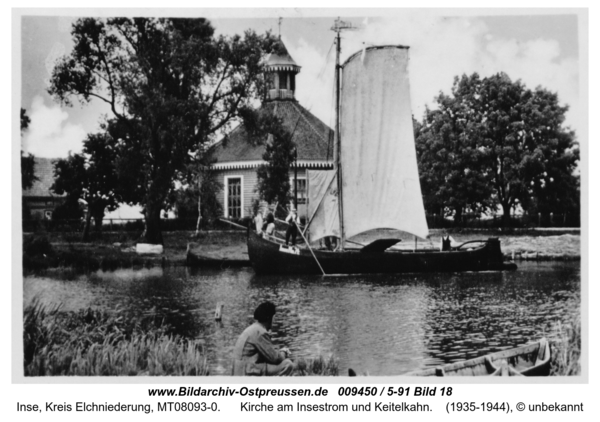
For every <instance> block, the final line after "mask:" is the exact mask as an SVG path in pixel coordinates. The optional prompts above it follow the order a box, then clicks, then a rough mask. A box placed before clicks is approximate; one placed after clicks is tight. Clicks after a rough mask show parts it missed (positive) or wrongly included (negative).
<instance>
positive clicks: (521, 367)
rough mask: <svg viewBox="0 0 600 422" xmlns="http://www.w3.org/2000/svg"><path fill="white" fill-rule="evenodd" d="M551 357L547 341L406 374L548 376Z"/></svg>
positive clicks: (434, 375)
mask: <svg viewBox="0 0 600 422" xmlns="http://www.w3.org/2000/svg"><path fill="white" fill-rule="evenodd" d="M550 357H551V356H550V345H549V343H548V340H546V339H545V338H543V339H541V340H540V341H538V342H536V343H532V344H528V345H526V346H520V347H516V348H514V349H509V350H503V351H500V352H496V353H492V354H489V355H486V356H480V357H478V358H475V359H469V360H465V361H462V362H456V363H451V364H448V365H444V366H439V367H436V368H430V369H425V370H422V371H415V372H409V373H408V374H404V375H405V376H415V377H444V376H448V377H452V376H529V377H536V376H548V375H549V374H550Z"/></svg>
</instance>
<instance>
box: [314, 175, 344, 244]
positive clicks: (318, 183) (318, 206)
mask: <svg viewBox="0 0 600 422" xmlns="http://www.w3.org/2000/svg"><path fill="white" fill-rule="evenodd" d="M306 178H307V181H308V204H307V205H308V207H307V209H308V224H309V225H310V241H311V242H314V241H316V240H319V239H322V238H323V237H325V236H335V237H340V219H339V211H338V192H337V191H338V187H337V177H336V175H335V172H334V171H333V170H307V172H306Z"/></svg>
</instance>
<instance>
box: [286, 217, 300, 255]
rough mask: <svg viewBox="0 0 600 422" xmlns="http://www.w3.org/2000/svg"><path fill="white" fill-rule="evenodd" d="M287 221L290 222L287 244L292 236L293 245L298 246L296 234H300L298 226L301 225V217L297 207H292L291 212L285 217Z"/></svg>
mask: <svg viewBox="0 0 600 422" xmlns="http://www.w3.org/2000/svg"><path fill="white" fill-rule="evenodd" d="M285 222H286V223H288V228H287V231H286V232H285V244H286V246H287V245H288V243H289V241H290V237H291V238H292V246H296V236H297V235H298V226H299V225H300V218H299V217H298V212H297V211H296V208H294V207H292V208H291V210H290V213H289V214H288V216H287V217H286V218H285Z"/></svg>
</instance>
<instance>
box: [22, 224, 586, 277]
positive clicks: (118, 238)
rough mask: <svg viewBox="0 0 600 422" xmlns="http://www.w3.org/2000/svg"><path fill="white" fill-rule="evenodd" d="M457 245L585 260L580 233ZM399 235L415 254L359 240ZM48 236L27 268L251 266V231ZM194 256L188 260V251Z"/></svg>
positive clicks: (518, 234)
mask: <svg viewBox="0 0 600 422" xmlns="http://www.w3.org/2000/svg"><path fill="white" fill-rule="evenodd" d="M442 232H443V230H441V229H435V230H431V235H430V237H429V239H427V240H419V242H418V247H419V248H424V249H436V248H438V247H439V238H440V236H441V233H442ZM447 232H448V233H449V234H450V235H451V236H452V237H453V238H454V239H455V241H456V243H457V244H460V243H463V242H467V241H470V240H478V239H487V238H488V237H499V238H500V241H501V247H502V252H503V255H504V258H505V261H515V262H517V263H518V262H519V261H577V260H580V259H581V234H580V229H570V228H569V229H554V228H550V229H511V230H510V232H508V231H507V232H506V233H503V232H502V231H499V230H482V229H479V230H471V229H469V230H464V229H463V230H448V231H447ZM376 236H385V237H392V236H394V237H398V238H401V239H402V240H403V242H401V243H400V244H399V245H401V246H400V247H399V249H406V250H412V248H413V245H414V240H413V239H414V237H411V236H407V235H406V234H404V233H403V234H401V233H394V232H392V231H385V230H383V231H378V232H375V234H374V235H372V236H363V237H361V238H360V239H359V240H360V241H361V242H364V243H365V244H366V243H368V242H370V241H371V240H372V237H376ZM43 237H46V239H47V243H49V245H50V247H49V248H47V251H46V252H43V253H33V254H32V253H26V252H24V254H23V269H24V270H37V269H45V268H56V267H74V268H87V269H92V270H95V269H105V270H111V269H116V268H137V267H140V268H143V267H153V266H162V267H169V266H186V265H188V264H192V263H191V262H190V259H193V260H194V262H193V266H198V267H221V268H226V267H247V266H250V261H249V259H248V252H247V248H246V232H245V231H229V230H213V231H204V232H201V233H200V235H199V236H198V237H196V236H194V232H192V231H185V232H183V231H182V232H165V233H164V241H165V248H164V252H163V253H162V254H159V255H153V254H138V253H137V252H135V244H136V242H135V240H133V237H134V235H133V234H131V233H123V232H105V233H103V234H102V238H101V239H98V240H94V241H92V242H90V243H82V242H79V241H77V240H75V239H74V238H75V237H76V235H73V234H68V233H43V234H35V235H32V234H24V251H25V250H26V247H25V243H26V242H25V239H35V238H43ZM189 252H191V253H192V257H191V258H188V253H189Z"/></svg>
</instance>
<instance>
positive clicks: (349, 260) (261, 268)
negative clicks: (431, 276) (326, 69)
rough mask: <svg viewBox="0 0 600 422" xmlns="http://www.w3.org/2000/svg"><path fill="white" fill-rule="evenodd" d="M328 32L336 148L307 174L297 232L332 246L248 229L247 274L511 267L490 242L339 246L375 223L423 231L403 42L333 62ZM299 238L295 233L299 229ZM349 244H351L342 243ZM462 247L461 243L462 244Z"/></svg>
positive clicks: (425, 231) (386, 241) (496, 242)
mask: <svg viewBox="0 0 600 422" xmlns="http://www.w3.org/2000/svg"><path fill="white" fill-rule="evenodd" d="M339 23H340V21H337V22H336V26H334V30H336V28H337V60H336V93H337V95H336V130H335V132H336V144H335V147H334V160H335V161H334V170H324V171H317V170H310V171H308V172H307V185H308V207H307V208H308V221H307V226H308V229H307V230H306V236H308V237H309V239H310V242H311V243H313V244H314V242H316V241H317V240H319V239H322V238H325V237H329V236H333V237H335V238H338V239H339V247H338V249H337V250H335V251H329V250H313V249H312V248H311V247H310V243H309V242H308V241H307V243H306V246H305V247H303V248H300V247H293V248H290V247H286V246H285V245H282V244H281V243H280V242H278V241H277V240H275V239H273V238H264V237H262V236H261V235H259V234H257V233H256V232H255V231H253V230H249V232H248V255H249V258H250V261H251V263H252V266H253V267H254V270H255V271H256V272H257V273H280V274H310V273H314V274H323V275H331V274H365V273H405V272H448V271H451V272H454V271H489V270H505V269H514V268H516V265H515V264H513V263H504V262H503V255H502V251H501V249H500V241H499V240H498V239H497V238H491V239H488V240H484V241H475V242H477V243H476V244H475V243H473V242H474V241H471V242H467V243H465V244H463V245H460V246H459V247H457V248H454V250H450V251H441V250H432V249H428V250H418V249H416V248H415V250H410V251H408V250H397V249H391V248H392V247H393V246H394V245H396V244H397V243H398V242H399V241H400V240H399V239H377V240H375V241H373V242H371V243H369V244H367V245H361V247H360V248H347V247H346V244H347V243H348V244H350V242H352V241H351V240H350V239H351V238H353V237H355V236H356V235H359V234H362V233H365V232H369V231H372V230H376V229H379V228H383V229H393V230H399V231H402V232H406V233H410V234H412V235H414V236H416V237H419V238H422V239H425V238H427V236H428V231H429V230H428V227H427V221H426V218H425V210H424V207H423V199H422V195H421V186H420V182H419V174H418V167H417V156H416V148H415V142H414V134H413V126H412V113H411V107H410V89H409V80H408V47H405V46H394V45H386V46H378V47H369V48H365V49H364V50H361V51H359V52H357V53H356V54H354V55H352V56H351V57H350V58H348V60H347V61H346V62H345V63H344V64H343V65H341V66H340V65H339V55H340V35H339V34H340V30H341V29H343V27H342V26H339ZM302 236H303V237H305V235H304V234H303V235H302ZM352 243H353V244H356V243H355V242H352ZM467 244H469V248H467V247H466V246H467Z"/></svg>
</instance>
